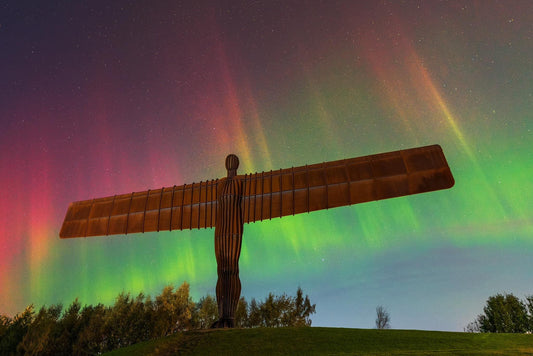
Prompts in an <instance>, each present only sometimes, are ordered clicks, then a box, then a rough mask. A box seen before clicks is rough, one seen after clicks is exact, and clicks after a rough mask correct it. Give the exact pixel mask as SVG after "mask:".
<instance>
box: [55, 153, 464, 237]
mask: <svg viewBox="0 0 533 356" xmlns="http://www.w3.org/2000/svg"><path fill="white" fill-rule="evenodd" d="M234 179H237V180H239V181H241V182H242V197H243V198H242V202H243V207H242V209H243V214H244V216H243V218H244V223H249V222H254V221H261V220H264V219H272V218H276V217H280V216H285V215H293V214H299V213H305V212H311V211H315V210H321V209H331V208H334V207H339V206H344V205H351V204H357V203H363V202H367V201H372V200H380V199H387V198H393V197H399V196H404V195H410V194H417V193H423V192H429V191H433V190H439V189H446V188H450V187H452V186H453V184H454V180H453V176H452V173H451V172H450V168H449V167H448V164H447V163H446V159H445V157H444V154H443V153H442V149H441V148H440V146H438V145H433V146H426V147H419V148H412V149H407V150H401V151H395V152H389V153H382V154H377V155H371V156H365V157H359V158H352V159H346V160H339V161H332V162H326V163H318V164H313V165H309V166H301V167H294V168H288V169H280V170H276V171H270V172H261V173H254V174H246V175H236V176H235V177H234ZM221 184H222V181H221V180H219V179H216V180H210V181H206V182H200V183H193V184H185V185H181V186H174V187H169V188H161V189H155V190H148V191H144V192H135V193H130V194H123V195H115V196H110V197H106V198H100V199H92V200H85V201H79V202H74V203H72V204H70V206H69V209H68V211H67V214H66V217H65V221H64V222H63V226H62V228H61V232H60V237H62V238H69V237H87V236H99V235H115V234H130V233H137V232H148V231H165V230H166V231H168V230H184V229H201V228H210V227H214V226H215V224H216V216H217V214H216V211H217V196H218V190H219V189H220V185H221Z"/></svg>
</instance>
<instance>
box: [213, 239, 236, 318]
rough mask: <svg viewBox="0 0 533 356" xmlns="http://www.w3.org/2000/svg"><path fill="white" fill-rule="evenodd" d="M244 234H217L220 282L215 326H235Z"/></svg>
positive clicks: (216, 243)
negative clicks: (217, 316)
mask: <svg viewBox="0 0 533 356" xmlns="http://www.w3.org/2000/svg"><path fill="white" fill-rule="evenodd" d="M241 244H242V234H231V233H225V234H224V233H223V234H221V236H215V254H216V258H217V272H218V282H217V288H216V294H217V303H218V314H219V318H220V319H219V321H218V322H217V325H213V326H214V327H219V328H232V327H234V326H235V310H236V309H237V304H238V303H239V298H240V295H241V280H240V279H239V255H240V252H241Z"/></svg>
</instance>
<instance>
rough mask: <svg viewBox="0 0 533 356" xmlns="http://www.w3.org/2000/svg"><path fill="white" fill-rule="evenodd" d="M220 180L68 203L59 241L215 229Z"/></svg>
mask: <svg viewBox="0 0 533 356" xmlns="http://www.w3.org/2000/svg"><path fill="white" fill-rule="evenodd" d="M218 182H219V180H218V179H217V180H211V181H207V182H200V183H196V184H195V183H193V184H185V185H181V186H174V187H169V188H161V189H155V190H148V191H144V192H134V193H131V194H123V195H115V196H110V197H106V198H99V199H93V200H85V201H78V202H74V203H71V204H70V206H69V208H68V210H67V214H66V216H65V220H64V222H63V226H62V227H61V232H60V233H59V236H60V237H61V238H69V237H87V236H100V235H116V234H131V233H136V232H148V231H165V230H184V229H201V228H208V227H214V226H215V218H216V206H217V199H216V197H217V186H218Z"/></svg>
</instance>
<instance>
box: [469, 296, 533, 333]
mask: <svg viewBox="0 0 533 356" xmlns="http://www.w3.org/2000/svg"><path fill="white" fill-rule="evenodd" d="M532 297H533V296H530V297H528V298H530V299H531V298H532ZM530 299H528V307H530V310H531V300H530ZM483 312H484V314H481V315H478V317H477V319H476V321H477V323H478V324H479V331H481V332H484V333H525V332H527V331H531V329H530V323H531V315H528V310H527V307H526V304H525V303H524V302H523V301H521V300H520V299H518V298H517V297H515V296H514V295H513V294H496V295H494V296H492V297H489V299H487V304H486V305H485V307H484V308H483Z"/></svg>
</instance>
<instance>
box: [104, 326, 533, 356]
mask: <svg viewBox="0 0 533 356" xmlns="http://www.w3.org/2000/svg"><path fill="white" fill-rule="evenodd" d="M176 354H179V355H375V356H385V355H410V356H412V355H439V356H444V355H450V356H451V355H454V356H456V355H458V356H465V355H476V356H481V355H489V356H492V355H508V356H511V355H512V356H520V355H532V356H533V335H522V334H468V333H455V332H440V331H417V330H368V329H344V328H318V327H313V328H258V329H226V330H209V331H188V332H184V333H179V334H176V335H172V336H169V337H165V338H161V339H158V340H153V341H148V342H143V343H139V344H137V345H133V346H130V347H127V348H123V349H120V350H115V351H113V352H110V353H107V354H106V355H115V356H116V355H176Z"/></svg>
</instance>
